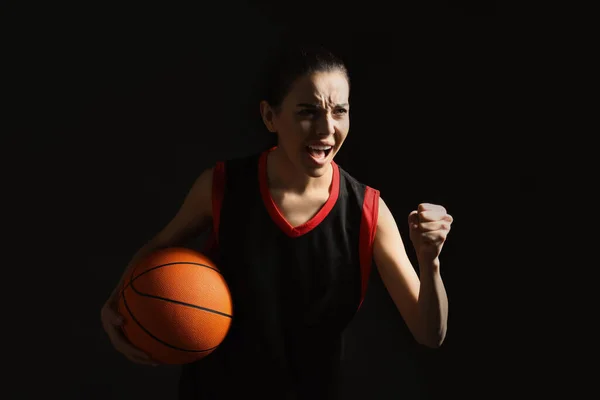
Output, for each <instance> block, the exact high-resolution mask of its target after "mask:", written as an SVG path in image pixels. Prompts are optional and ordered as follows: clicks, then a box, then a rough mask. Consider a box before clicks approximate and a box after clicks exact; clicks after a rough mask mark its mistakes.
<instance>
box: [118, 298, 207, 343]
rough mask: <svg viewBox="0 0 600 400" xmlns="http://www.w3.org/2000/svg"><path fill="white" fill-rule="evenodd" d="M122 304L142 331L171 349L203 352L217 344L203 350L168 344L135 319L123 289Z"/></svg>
mask: <svg viewBox="0 0 600 400" xmlns="http://www.w3.org/2000/svg"><path fill="white" fill-rule="evenodd" d="M123 304H125V308H126V309H127V312H128V313H129V315H130V316H131V319H133V320H134V321H135V323H136V324H137V325H138V326H139V327H140V328H141V329H142V330H143V331H144V332H146V333H147V334H148V335H150V337H152V338H153V339H154V340H156V341H158V342H160V343H162V344H164V345H165V346H167V347H170V348H172V349H175V350H179V351H184V352H188V353H205V352H207V351H211V350H214V349H216V348H217V347H219V346H215V347H212V348H210V349H205V350H190V349H182V348H180V347H177V346H173V345H172V344H169V343H167V342H165V341H163V340H161V339H159V338H157V337H156V336H154V335H153V334H152V333H151V332H150V331H149V330H148V329H146V328H145V327H144V326H143V325H142V324H141V323H140V321H138V320H137V318H136V317H135V315H133V313H132V312H131V309H130V308H129V305H128V304H127V298H126V297H125V291H123Z"/></svg>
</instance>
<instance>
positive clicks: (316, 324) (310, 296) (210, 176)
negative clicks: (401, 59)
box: [102, 46, 452, 399]
mask: <svg viewBox="0 0 600 400" xmlns="http://www.w3.org/2000/svg"><path fill="white" fill-rule="evenodd" d="M268 77H269V81H268V85H267V88H268V90H267V92H266V93H265V95H264V100H263V101H262V102H261V103H260V112H261V115H262V120H263V122H264V124H265V126H266V128H267V129H268V130H269V131H270V132H272V133H274V134H276V135H277V146H275V147H274V148H272V149H269V150H267V151H264V152H262V153H260V154H254V155H251V156H247V157H241V158H236V159H232V160H227V161H225V162H219V163H217V164H216V165H215V166H214V167H212V168H210V169H207V170H206V171H204V172H203V173H202V174H201V175H200V176H199V177H198V179H197V181H196V182H195V183H194V185H193V186H192V188H191V189H190V191H189V193H188V195H187V196H186V198H185V200H184V202H183V204H182V206H181V208H180V209H179V211H178V212H177V214H176V215H175V216H174V218H173V219H172V220H171V221H170V222H169V223H168V224H167V226H166V227H164V229H162V230H161V231H160V232H158V234H157V235H156V236H155V237H154V238H153V239H152V240H151V241H150V242H149V243H148V244H146V245H145V246H144V247H143V248H142V249H140V250H139V251H138V252H137V254H135V255H134V257H133V259H132V261H131V263H130V265H133V264H135V262H136V261H137V260H138V259H139V258H140V257H143V256H144V255H145V254H148V253H149V252H152V251H154V250H156V249H158V248H162V247H169V246H177V245H181V243H183V242H185V241H186V240H187V239H189V238H190V237H192V236H193V235H196V234H197V233H198V232H200V231H202V230H204V229H207V228H212V234H213V239H214V240H213V244H214V245H213V246H212V248H211V249H210V250H209V249H207V250H206V251H207V252H210V253H209V254H210V255H211V257H212V258H213V259H214V260H215V261H216V262H217V265H219V267H220V269H221V270H222V272H223V275H224V277H225V279H226V281H227V282H228V285H229V287H230V290H231V293H232V298H233V302H234V303H233V305H234V310H235V317H234V318H233V321H232V326H231V329H230V332H229V334H228V336H227V338H226V339H225V341H224V342H223V343H222V344H221V346H220V347H219V348H218V349H217V350H216V351H215V352H214V353H212V354H211V355H209V356H208V357H206V358H205V359H203V360H200V361H198V362H196V363H194V364H190V365H185V366H183V370H182V375H181V382H180V394H179V395H180V399H195V398H199V399H200V398H202V399H213V398H215V399H217V398H218V399H224V398H225V399H229V398H239V397H240V396H251V395H253V394H257V395H260V397H261V398H274V399H275V398H276V399H287V398H290V399H298V398H311V399H319V398H333V397H334V396H335V391H336V382H337V379H336V378H337V368H338V366H339V361H340V360H339V353H340V350H341V335H342V332H343V330H344V328H345V327H346V326H347V324H348V323H349V321H350V320H351V319H352V317H353V315H354V314H355V313H356V311H357V310H358V309H359V308H360V305H361V303H362V300H363V298H364V295H365V290H366V287H367V278H368V276H369V270H370V267H371V260H372V259H374V261H375V264H376V266H377V268H378V271H379V273H380V275H381V277H382V280H383V282H384V284H385V286H386V288H387V290H388V291H389V294H390V296H391V298H392V299H393V301H394V303H395V304H396V306H397V308H398V310H399V312H400V314H401V317H402V318H403V319H404V320H405V322H406V325H407V326H408V328H409V329H410V331H411V333H412V334H413V336H414V338H415V339H416V340H417V341H418V342H419V343H421V344H423V345H426V346H429V347H438V346H440V344H441V343H442V341H443V340H444V336H445V333H446V321H447V312H448V304H447V298H446V293H445V289H444V285H443V282H442V279H441V277H440V261H439V255H440V251H441V249H442V246H443V244H444V241H445V240H446V237H447V235H448V232H449V231H450V226H451V223H452V217H451V216H450V215H449V214H447V212H446V210H445V209H444V207H442V206H440V205H435V204H419V205H418V207H417V209H415V210H414V211H412V212H411V213H410V215H409V216H408V223H409V226H410V239H411V241H412V244H413V246H414V248H415V252H416V255H417V260H418V267H419V272H420V274H419V275H417V274H416V271H415V269H414V268H413V266H412V265H411V262H410V260H409V258H408V257H407V254H406V251H405V248H404V242H403V239H402V238H401V236H400V233H399V230H398V228H397V226H396V223H395V220H394V217H393V216H392V214H391V213H390V210H389V209H388V207H387V205H386V204H385V202H384V201H383V199H382V198H381V197H380V196H379V191H377V190H376V189H373V188H371V187H368V186H366V185H364V184H362V183H360V182H358V181H357V180H356V179H354V178H353V177H351V176H350V175H349V174H348V173H347V172H346V171H344V170H343V169H342V168H341V167H340V166H339V165H337V164H336V163H335V162H334V161H333V159H334V157H335V155H336V154H337V152H338V151H339V150H340V148H341V146H342V145H343V143H344V140H345V139H346V137H347V135H348V131H349V128H350V119H349V111H350V105H349V93H350V81H349V77H348V72H347V69H346V67H345V65H344V63H343V62H342V61H341V60H340V59H338V58H337V57H336V56H334V55H333V54H331V53H330V52H328V51H327V50H324V49H322V48H318V47H317V48H310V47H306V48H299V47H294V46H288V47H287V48H286V51H284V52H282V53H281V57H280V58H279V59H278V60H277V63H275V67H274V69H273V70H271V71H270V73H269V74H268ZM123 276H125V274H124V275H123ZM122 281H123V278H122V279H121V282H120V283H119V285H117V287H116V288H115V290H114V291H113V293H112V294H111V296H110V298H109V299H108V300H107V302H106V304H105V305H104V307H103V309H102V321H103V324H104V327H105V330H106V332H107V333H108V335H109V337H110V339H111V341H112V343H113V345H114V346H115V348H116V349H117V350H118V351H120V352H122V353H123V354H124V355H125V356H126V357H128V358H129V359H130V360H132V361H134V362H138V363H149V364H154V361H152V360H150V359H149V358H148V356H146V355H145V354H144V353H142V352H141V351H139V350H138V349H136V348H134V347H132V346H131V344H130V343H128V342H127V341H126V339H125V338H124V337H123V335H122V334H121V331H120V328H119V324H120V323H121V318H120V317H119V316H118V315H117V313H116V311H115V309H116V306H115V303H116V301H117V296H118V288H119V286H120V284H121V283H122Z"/></svg>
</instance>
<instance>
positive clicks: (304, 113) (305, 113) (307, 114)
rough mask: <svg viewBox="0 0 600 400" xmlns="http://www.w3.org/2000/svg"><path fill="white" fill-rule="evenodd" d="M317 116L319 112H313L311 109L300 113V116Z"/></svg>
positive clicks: (304, 109) (305, 109)
mask: <svg viewBox="0 0 600 400" xmlns="http://www.w3.org/2000/svg"><path fill="white" fill-rule="evenodd" d="M316 114H317V110H312V109H309V108H303V109H302V110H300V111H298V115H304V116H311V115H316Z"/></svg>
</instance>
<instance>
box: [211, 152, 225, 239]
mask: <svg viewBox="0 0 600 400" xmlns="http://www.w3.org/2000/svg"><path fill="white" fill-rule="evenodd" d="M224 191H225V163H224V162H222V161H219V162H217V163H216V165H215V168H214V170H213V180H212V214H213V234H214V236H215V242H217V243H218V241H219V223H220V222H221V206H222V204H223V194H224Z"/></svg>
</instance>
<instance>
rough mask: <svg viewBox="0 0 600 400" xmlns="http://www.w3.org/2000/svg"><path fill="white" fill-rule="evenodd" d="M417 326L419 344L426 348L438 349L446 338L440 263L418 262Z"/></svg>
mask: <svg viewBox="0 0 600 400" xmlns="http://www.w3.org/2000/svg"><path fill="white" fill-rule="evenodd" d="M419 271H420V281H421V283H420V289H419V302H418V308H419V325H420V331H421V335H420V339H421V340H420V342H421V343H422V344H424V345H426V346H428V347H439V346H440V345H441V344H442V342H443V341H444V338H445V336H446V328H447V320H448V298H447V296H446V289H445V287H444V283H443V282H442V278H441V275H440V262H439V259H436V260H435V261H434V262H427V264H425V263H423V262H421V261H419Z"/></svg>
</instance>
